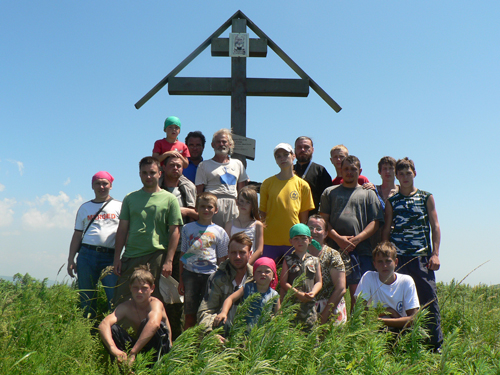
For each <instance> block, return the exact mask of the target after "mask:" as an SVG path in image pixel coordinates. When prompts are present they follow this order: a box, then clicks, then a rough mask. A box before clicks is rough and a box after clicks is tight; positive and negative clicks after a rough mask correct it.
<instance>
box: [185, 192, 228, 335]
mask: <svg viewBox="0 0 500 375" xmlns="http://www.w3.org/2000/svg"><path fill="white" fill-rule="evenodd" d="M196 212H198V215H199V218H198V220H197V221H195V222H192V223H189V224H186V225H184V227H183V228H182V233H181V239H182V245H181V261H180V262H179V274H180V280H179V294H180V295H184V316H185V324H184V329H188V328H190V327H193V326H194V325H195V324H196V313H197V312H198V307H200V303H201V300H202V299H203V296H204V294H205V289H206V285H207V281H208V278H209V277H210V275H211V274H212V273H214V272H215V271H217V265H218V264H220V263H221V262H222V261H224V260H225V259H226V258H227V247H228V244H229V237H228V235H227V233H226V231H225V230H224V228H222V227H220V226H219V225H217V224H213V223H212V218H213V216H214V215H215V213H216V212H217V197H216V196H215V195H214V194H212V193H208V192H204V193H201V194H200V195H198V198H197V199H196Z"/></svg>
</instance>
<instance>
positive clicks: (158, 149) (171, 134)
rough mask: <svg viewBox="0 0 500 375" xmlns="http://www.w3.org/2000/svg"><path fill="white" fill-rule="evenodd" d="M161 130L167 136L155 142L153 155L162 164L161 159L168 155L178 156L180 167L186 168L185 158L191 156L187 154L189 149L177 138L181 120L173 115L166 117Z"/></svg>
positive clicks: (187, 163)
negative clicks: (180, 160) (180, 162)
mask: <svg viewBox="0 0 500 375" xmlns="http://www.w3.org/2000/svg"><path fill="white" fill-rule="evenodd" d="M163 131H164V132H165V133H166V134H167V136H166V137H165V138H162V139H159V140H157V141H156V142H155V145H154V147H153V157H155V158H156V159H158V160H159V161H160V163H161V165H163V161H164V160H165V159H166V158H167V157H168V156H176V157H180V158H181V159H182V168H187V166H188V165H189V162H188V160H187V158H188V157H190V156H191V155H190V154H189V149H188V147H187V146H186V145H185V144H184V143H182V142H181V141H179V140H178V139H177V137H178V136H179V134H180V132H181V120H179V118H178V117H175V116H170V117H167V118H166V120H165V124H164V126H163Z"/></svg>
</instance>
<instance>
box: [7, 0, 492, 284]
mask: <svg viewBox="0 0 500 375" xmlns="http://www.w3.org/2000/svg"><path fill="white" fill-rule="evenodd" d="M499 8H500V5H499V3H498V2H495V1H483V2H469V1H440V2H434V1H421V2H406V1H386V2H372V1H358V2H345V1H322V2H310V3H309V2H308V3H306V2H304V1H286V2H285V1H274V2H261V1H252V2H248V1H218V2H210V3H208V2H201V1H194V2H175V4H174V2H166V1H163V2H161V1H148V2H139V1H121V2H97V1H85V2H77V1H50V2H49V1H39V2H28V1H3V2H1V3H0V32H1V35H2V38H1V39H0V57H1V58H0V67H1V69H0V87H1V89H0V124H1V136H0V258H1V259H2V261H1V262H0V275H5V276H12V275H13V274H15V273H17V272H20V273H23V274H24V273H26V272H28V273H30V274H31V275H32V276H35V277H39V278H42V277H48V278H50V279H56V277H57V279H58V280H61V279H62V278H63V276H64V274H65V271H64V269H65V267H64V268H63V271H61V274H60V275H59V276H57V272H58V270H59V268H60V267H61V266H62V265H63V264H65V263H66V260H67V254H68V247H69V242H70V239H71V235H72V232H73V225H74V217H75V214H76V210H77V209H78V207H79V206H80V204H82V203H83V202H85V201H87V200H89V199H92V198H93V192H92V190H91V188H90V187H91V186H90V179H91V176H92V175H93V174H94V173H96V172H97V171H99V170H107V171H109V172H110V173H111V174H112V175H113V176H114V177H115V183H114V186H113V190H112V195H113V197H114V198H116V199H120V200H121V199H123V197H124V196H125V195H126V194H127V193H128V192H130V191H133V190H136V189H138V188H140V187H141V184H140V180H139V175H138V161H139V160H140V159H141V157H143V156H146V155H149V154H150V153H151V150H152V147H153V143H154V141H155V140H157V139H159V138H161V137H162V136H163V135H164V133H163V131H162V123H163V120H164V119H165V118H166V117H167V116H170V115H176V116H178V117H179V118H180V119H181V121H182V124H183V125H182V131H181V135H180V138H181V139H183V138H184V137H185V135H186V134H187V133H188V132H189V131H191V130H201V131H203V133H204V134H205V135H207V136H208V137H210V136H211V134H213V132H215V131H216V130H218V129H219V128H222V127H229V126H230V98H229V97H203V96H169V95H168V91H167V87H165V88H164V89H163V90H161V91H160V92H159V93H158V94H156V95H155V96H154V97H153V98H152V99H151V100H150V101H149V102H148V103H146V104H145V105H144V106H143V107H142V108H141V109H139V110H136V109H135V108H134V104H135V103H136V102H137V101H138V100H139V99H140V98H141V97H142V96H143V95H144V94H145V93H147V92H148V91H149V90H150V89H151V88H152V87H153V86H154V85H155V84H156V83H158V82H159V81H160V80H161V79H162V78H163V77H164V76H165V75H167V74H168V73H169V72H170V71H171V70H172V69H173V68H174V67H175V66H177V65H178V64H179V63H180V62H181V61H182V60H183V59H184V58H185V57H186V56H188V55H189V54H190V53H191V52H192V51H193V50H194V49H195V48H196V47H198V46H199V45H200V44H201V43H202V42H203V41H204V40H205V39H206V38H207V37H208V36H209V35H210V34H211V33H213V32H214V31H215V30H216V29H217V28H218V27H219V26H220V25H221V24H223V23H224V22H225V21H226V20H227V19H228V18H229V17H230V16H231V15H232V14H233V13H234V12H236V11H237V10H238V9H241V10H242V11H243V12H244V13H245V14H246V15H247V16H248V17H249V18H250V19H251V20H252V21H253V22H254V23H256V24H257V26H259V27H260V28H261V29H262V30H263V31H264V32H265V33H266V34H267V35H268V36H269V37H270V38H271V39H272V40H273V41H274V42H276V43H277V44H278V45H279V46H280V47H281V48H282V49H283V50H284V51H285V52H286V53H287V54H288V55H289V56H290V57H291V58H292V59H293V60H294V61H295V62H296V63H297V64H298V65H299V66H300V67H301V68H302V69H303V70H304V71H305V72H306V73H307V74H309V75H310V76H311V77H312V78H313V79H314V80H315V81H316V82H317V83H318V84H319V85H320V86H321V87H322V88H323V89H324V90H325V91H326V92H327V93H329V94H330V96H332V97H333V98H334V99H335V100H336V101H337V102H338V103H339V104H340V105H341V106H342V107H343V110H342V111H341V112H340V113H335V112H334V111H333V110H332V109H331V108H330V107H329V106H328V105H327V104H326V103H324V102H323V101H322V99H321V98H320V97H319V96H318V95H317V94H316V93H315V92H314V91H312V90H311V92H310V94H309V96H308V97H307V98H249V99H248V100H247V136H248V137H251V138H254V139H256V140H257V150H256V159H255V161H249V162H248V173H249V175H250V177H251V179H252V180H255V181H262V180H264V179H265V178H267V177H269V176H271V175H273V174H275V173H277V171H278V168H277V166H276V165H275V163H274V160H273V157H272V149H273V147H274V146H275V145H276V144H277V143H279V142H288V143H293V141H294V140H295V138H296V137H298V136H301V135H308V136H310V137H312V138H313V140H314V145H315V153H314V160H315V161H316V162H317V163H320V164H322V165H324V166H326V167H327V169H328V170H329V172H330V173H331V174H334V168H333V166H332V165H331V164H330V161H329V159H328V157H329V150H330V148H331V147H332V146H334V145H336V144H339V143H343V144H345V145H346V146H347V147H348V148H349V151H350V153H351V154H353V155H356V156H358V157H359V158H360V160H361V164H362V168H363V174H364V175H365V176H367V177H368V178H369V179H370V180H371V181H373V182H376V183H379V181H380V178H379V176H378V174H377V162H378V160H379V159H380V158H381V157H382V156H385V155H391V156H393V157H395V158H401V157H404V156H408V157H410V158H412V159H413V160H414V161H415V163H416V168H417V178H416V180H415V183H416V185H417V187H420V188H422V189H424V190H427V191H430V192H432V193H433V194H434V197H435V200H436V206H437V210H438V215H439V221H440V224H441V228H442V243H441V263H442V268H441V270H440V271H439V272H438V273H437V279H438V280H440V281H444V282H449V281H451V280H452V279H453V278H455V279H457V280H460V279H461V278H462V277H464V276H465V275H466V274H467V273H468V272H470V271H471V270H472V269H474V268H475V267H476V266H478V265H479V264H481V263H483V262H485V261H488V260H489V261H490V262H489V263H487V264H486V265H484V266H483V267H481V268H480V269H479V270H477V271H476V272H474V273H473V274H472V275H470V276H469V277H468V279H467V280H466V282H468V283H470V284H477V283H480V282H482V283H485V284H498V283H500V274H499V273H498V272H497V269H498V268H499V266H500V255H499V251H498V250H499V249H498V240H497V239H496V238H495V234H496V233H497V232H498V228H499V226H498V223H497V221H496V217H495V216H496V215H495V214H496V212H497V211H498V209H499V202H500V201H499V199H498V198H495V196H496V195H495V194H486V193H484V192H483V191H482V189H483V188H485V187H488V188H489V190H490V191H491V189H495V188H496V187H497V186H499V183H500V178H499V173H498V167H497V165H496V164H497V160H498V159H499V157H500V151H499V147H498V145H497V143H498V139H499V135H500V134H499V130H498V119H499V118H500V106H499V103H500V84H499V83H500V72H499V69H498V66H499V63H500V47H499V37H500V23H499V22H498V15H499V10H500V9H499ZM228 33H229V30H228V31H227V32H226V33H224V34H223V36H225V37H227V35H228ZM251 35H252V34H251ZM247 74H248V76H249V77H262V78H297V77H296V75H295V73H294V72H293V71H292V70H291V69H290V68H289V67H288V66H287V65H286V64H285V63H284V62H282V61H281V60H280V59H279V58H278V57H277V56H276V55H275V54H274V53H273V52H272V51H271V50H270V49H269V51H268V56H267V57H266V58H264V59H257V58H250V59H248V63H247ZM229 75H230V60H229V59H228V58H223V57H211V56H210V49H207V50H205V51H204V52H203V53H202V54H201V55H200V56H199V57H198V58H197V59H196V60H194V61H193V62H192V63H191V64H190V65H189V66H188V67H187V68H185V69H184V70H183V71H182V72H181V73H180V74H179V75H178V76H184V77H188V76H197V77H210V76H213V77H227V76H229ZM212 155H213V151H212V150H211V149H210V147H208V148H206V149H205V157H211V156H212ZM485 184H486V185H485Z"/></svg>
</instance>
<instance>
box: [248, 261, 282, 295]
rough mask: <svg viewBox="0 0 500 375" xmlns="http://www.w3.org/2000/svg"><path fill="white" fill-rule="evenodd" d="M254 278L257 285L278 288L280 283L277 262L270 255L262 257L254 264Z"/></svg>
mask: <svg viewBox="0 0 500 375" xmlns="http://www.w3.org/2000/svg"><path fill="white" fill-rule="evenodd" d="M253 278H254V280H255V283H256V284H257V285H269V286H270V287H271V288H273V289H276V285H278V276H277V272H276V263H275V262H274V260H272V259H271V258H268V257H260V258H259V259H257V260H256V261H255V263H254V264H253Z"/></svg>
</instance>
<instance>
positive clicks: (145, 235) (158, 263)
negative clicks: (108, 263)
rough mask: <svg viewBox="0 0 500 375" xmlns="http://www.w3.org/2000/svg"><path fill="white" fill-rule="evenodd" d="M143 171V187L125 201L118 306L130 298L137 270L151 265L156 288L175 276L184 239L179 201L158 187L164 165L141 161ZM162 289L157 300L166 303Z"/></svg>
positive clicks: (117, 267) (119, 244)
mask: <svg viewBox="0 0 500 375" xmlns="http://www.w3.org/2000/svg"><path fill="white" fill-rule="evenodd" d="M139 170H140V173H139V175H140V177H141V181H142V184H143V187H142V189H140V190H137V191H134V192H132V193H130V194H128V195H127V196H126V197H125V199H124V200H123V203H122V211H121V213H120V224H119V225H118V230H117V233H116V240H115V259H114V264H113V266H114V272H115V274H117V275H118V276H119V278H118V282H117V284H116V289H115V296H114V299H113V303H114V305H115V306H117V305H118V304H119V303H121V302H123V301H125V300H128V299H129V298H130V296H131V295H130V290H129V288H128V284H129V282H128V281H129V278H130V276H131V275H132V273H133V272H134V268H135V267H138V266H140V265H148V264H149V268H150V271H151V273H152V274H153V276H154V278H155V285H159V282H160V275H161V274H163V275H164V276H165V277H169V276H170V275H171V274H172V262H173V259H174V254H175V250H176V248H177V243H178V242H179V237H180V230H179V227H180V226H181V225H182V216H181V210H180V207H179V203H178V202H177V198H175V196H174V195H173V194H171V193H169V192H167V191H166V190H163V189H162V188H161V187H160V186H159V184H158V181H159V179H160V176H161V168H160V163H159V162H158V160H157V159H155V158H153V157H151V156H148V157H145V158H143V159H142V160H141V161H140V163H139ZM124 245H125V252H124V253H123V256H122V257H121V259H120V255H121V252H122V249H123V246H124ZM159 289H160V288H156V289H155V291H154V292H153V296H154V297H156V298H158V299H160V301H163V299H162V297H161V294H160V290H159Z"/></svg>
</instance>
